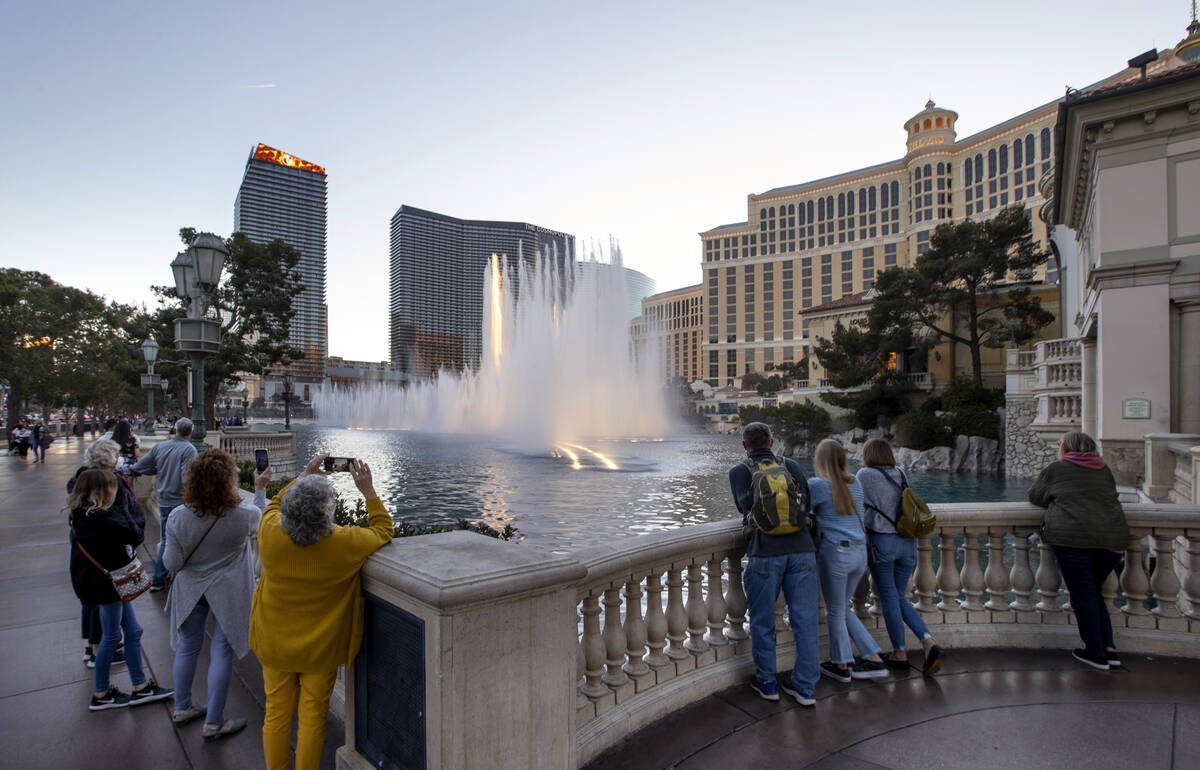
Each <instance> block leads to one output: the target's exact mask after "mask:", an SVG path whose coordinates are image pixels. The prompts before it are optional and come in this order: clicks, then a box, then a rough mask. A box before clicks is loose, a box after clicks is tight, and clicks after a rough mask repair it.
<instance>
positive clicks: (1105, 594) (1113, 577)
mask: <svg viewBox="0 0 1200 770" xmlns="http://www.w3.org/2000/svg"><path fill="white" fill-rule="evenodd" d="M1119 586H1120V581H1118V580H1117V571H1116V570H1113V571H1112V572H1110V573H1108V577H1106V578H1104V583H1103V585H1101V586H1100V598H1102V599H1103V600H1104V608H1105V609H1107V610H1108V614H1109V615H1112V614H1113V613H1114V612H1117V588H1118V587H1119Z"/></svg>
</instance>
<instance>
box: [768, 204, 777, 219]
mask: <svg viewBox="0 0 1200 770" xmlns="http://www.w3.org/2000/svg"><path fill="white" fill-rule="evenodd" d="M767 216H769V217H770V218H771V219H774V218H775V207H774V206H772V207H771V211H770V213H769V214H767Z"/></svg>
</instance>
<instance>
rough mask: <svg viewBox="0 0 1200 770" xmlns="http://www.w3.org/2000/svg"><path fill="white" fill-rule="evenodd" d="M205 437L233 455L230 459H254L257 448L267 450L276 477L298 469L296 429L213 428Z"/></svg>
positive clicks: (294, 472)
mask: <svg viewBox="0 0 1200 770" xmlns="http://www.w3.org/2000/svg"><path fill="white" fill-rule="evenodd" d="M206 438H207V440H208V442H209V443H210V444H213V445H215V446H218V447H220V448H221V449H224V450H225V451H226V452H228V453H229V454H231V455H233V459H235V460H237V461H238V462H244V461H247V460H253V459H254V450H256V449H265V450H267V456H268V457H269V458H270V461H271V465H273V466H274V467H275V477H276V478H282V477H283V476H295V475H296V473H297V471H298V470H299V448H298V446H297V444H296V433H295V431H271V432H255V431H252V430H250V431H248V430H238V431H231V432H229V433H220V432H218V431H212V432H210V433H209V434H208V436H207V437H206Z"/></svg>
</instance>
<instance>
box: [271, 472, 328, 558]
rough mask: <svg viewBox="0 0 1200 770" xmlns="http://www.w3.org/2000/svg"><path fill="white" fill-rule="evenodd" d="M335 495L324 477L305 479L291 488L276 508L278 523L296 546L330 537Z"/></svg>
mask: <svg viewBox="0 0 1200 770" xmlns="http://www.w3.org/2000/svg"><path fill="white" fill-rule="evenodd" d="M336 503H337V493H335V492H334V491H333V486H332V485H331V484H330V483H329V481H328V480H327V479H326V478H325V477H324V476H305V477H304V478H302V479H300V480H299V481H297V482H296V483H295V484H292V486H291V488H290V489H288V491H287V493H286V494H285V495H284V496H283V501H282V502H281V503H280V505H279V523H280V525H281V526H282V527H283V531H284V532H285V533H287V536H288V537H290V538H291V539H292V542H293V543H295V544H296V545H301V546H304V545H312V544H313V543H316V542H317V541H318V540H320V539H321V538H323V537H329V536H330V535H332V534H333V507H334V505H335V504H336Z"/></svg>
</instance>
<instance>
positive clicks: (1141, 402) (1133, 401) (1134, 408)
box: [1121, 398, 1150, 420]
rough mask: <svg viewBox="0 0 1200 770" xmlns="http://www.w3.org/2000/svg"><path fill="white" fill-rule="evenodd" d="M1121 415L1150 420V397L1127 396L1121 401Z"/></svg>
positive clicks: (1127, 418)
mask: <svg viewBox="0 0 1200 770" xmlns="http://www.w3.org/2000/svg"><path fill="white" fill-rule="evenodd" d="M1121 416H1122V417H1124V418H1125V419H1126V420H1149V419H1150V399H1148V398H1127V399H1125V400H1124V401H1122V402H1121Z"/></svg>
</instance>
